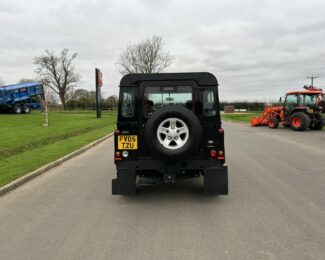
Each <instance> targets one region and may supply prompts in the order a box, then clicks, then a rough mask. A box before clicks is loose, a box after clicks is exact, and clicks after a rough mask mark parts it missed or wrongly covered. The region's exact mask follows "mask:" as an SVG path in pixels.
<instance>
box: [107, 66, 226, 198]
mask: <svg viewBox="0 0 325 260" xmlns="http://www.w3.org/2000/svg"><path fill="white" fill-rule="evenodd" d="M148 86H192V88H193V100H194V107H195V108H194V111H193V112H194V114H195V115H196V116H197V118H198V119H199V121H200V123H201V126H202V129H203V134H202V138H201V142H200V143H201V144H200V145H199V147H197V149H196V150H195V152H193V153H192V154H191V156H190V158H187V159H186V160H182V161H177V162H173V163H172V162H170V161H164V160H162V159H161V158H159V157H155V156H153V155H152V152H151V151H150V149H149V147H147V145H146V143H145V142H144V140H145V131H144V127H145V125H146V122H147V120H148V117H147V116H146V115H145V113H144V111H143V102H144V100H143V97H144V89H145V87H148ZM203 90H212V91H213V92H214V95H215V101H216V108H217V113H216V115H215V116H210V117H207V116H204V115H203V108H202V101H203ZM125 91H128V92H129V91H132V92H134V93H135V102H136V106H135V111H136V112H135V116H134V117H131V118H127V117H122V115H121V111H122V97H123V93H124V92H125ZM119 100H120V102H119V106H118V108H119V109H118V110H119V112H118V120H117V129H118V130H120V132H122V133H123V132H125V133H128V134H130V135H132V134H134V135H137V136H138V150H136V151H133V150H129V151H128V152H129V156H128V157H127V158H123V159H122V160H121V161H117V160H115V163H116V167H117V172H118V178H117V179H115V180H113V194H133V192H130V182H131V183H133V182H134V176H142V177H150V178H152V177H155V178H160V179H164V178H166V176H168V177H170V176H174V178H175V179H178V178H181V177H194V176H197V175H200V174H201V175H204V172H205V171H206V172H209V177H207V179H210V182H215V181H218V179H220V183H224V184H223V188H222V189H221V188H220V189H219V188H217V187H218V185H217V184H211V183H210V184H211V185H205V193H206V194H227V192H226V190H228V185H226V184H227V181H226V180H227V167H226V166H223V164H224V163H225V160H224V159H223V160H217V159H214V158H211V157H210V150H211V149H215V150H217V151H218V150H222V151H225V149H224V135H223V134H218V131H217V130H218V129H219V128H221V118H220V111H219V110H218V108H219V97H218V81H217V79H216V77H215V76H214V75H213V74H211V73H207V72H203V73H161V74H129V75H126V76H124V77H123V78H122V80H121V82H120V95H119ZM208 140H213V141H214V144H213V147H212V148H211V145H209V144H208ZM115 151H117V137H115ZM171 172H172V173H173V174H172V175H171ZM213 172H215V174H216V176H218V177H215V178H213V177H212V175H211V174H212V173H213ZM121 174H122V175H123V177H121V176H120V175H121ZM126 175H127V176H130V178H132V179H128V180H125V178H127V177H126ZM131 176H132V177H131ZM206 182H207V180H206ZM123 183H126V186H125V187H127V188H125V189H124V190H123V187H121V186H123ZM225 183H226V184H225ZM225 185H226V186H227V188H225ZM131 190H132V189H131ZM133 191H134V190H133Z"/></svg>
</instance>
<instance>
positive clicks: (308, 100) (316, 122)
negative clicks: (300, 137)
mask: <svg viewBox="0 0 325 260" xmlns="http://www.w3.org/2000/svg"><path fill="white" fill-rule="evenodd" d="M304 89H305V90H302V91H292V92H288V93H287V94H286V96H285V99H284V104H283V106H281V107H266V108H265V109H264V111H263V114H262V115H261V116H260V117H255V118H252V121H251V126H263V125H268V126H269V127H270V128H278V126H279V123H280V122H282V124H283V126H285V127H291V128H292V129H293V130H296V131H305V130H306V129H307V128H310V129H312V130H322V128H323V127H324V125H325V119H324V117H323V115H322V113H321V111H322V109H323V108H322V107H321V106H320V104H321V102H323V100H324V92H323V90H322V89H320V88H315V87H312V86H305V87H304ZM280 102H282V97H281V98H280Z"/></svg>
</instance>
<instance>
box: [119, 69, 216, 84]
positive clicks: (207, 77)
mask: <svg viewBox="0 0 325 260" xmlns="http://www.w3.org/2000/svg"><path fill="white" fill-rule="evenodd" d="M175 80H177V81H181V80H194V81H196V83H197V84H198V85H201V86H218V81H217V78H216V77H215V76H214V75H213V74H212V73H209V72H184V73H154V74H152V73H150V74H127V75H125V76H123V78H122V79H121V82H120V86H123V87H127V86H135V85H139V83H140V82H142V81H175Z"/></svg>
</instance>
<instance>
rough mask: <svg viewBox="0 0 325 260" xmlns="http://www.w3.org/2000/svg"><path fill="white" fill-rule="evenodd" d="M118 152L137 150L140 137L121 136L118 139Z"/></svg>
mask: <svg viewBox="0 0 325 260" xmlns="http://www.w3.org/2000/svg"><path fill="white" fill-rule="evenodd" d="M117 149H118V150H137V149H138V136H136V135H119V136H118V137H117Z"/></svg>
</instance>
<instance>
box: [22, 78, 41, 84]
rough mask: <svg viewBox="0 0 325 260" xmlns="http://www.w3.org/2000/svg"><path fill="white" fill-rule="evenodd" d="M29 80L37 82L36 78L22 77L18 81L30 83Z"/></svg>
mask: <svg viewBox="0 0 325 260" xmlns="http://www.w3.org/2000/svg"><path fill="white" fill-rule="evenodd" d="M31 82H37V80H34V79H27V78H22V79H20V80H19V81H18V83H19V84H20V83H31Z"/></svg>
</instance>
